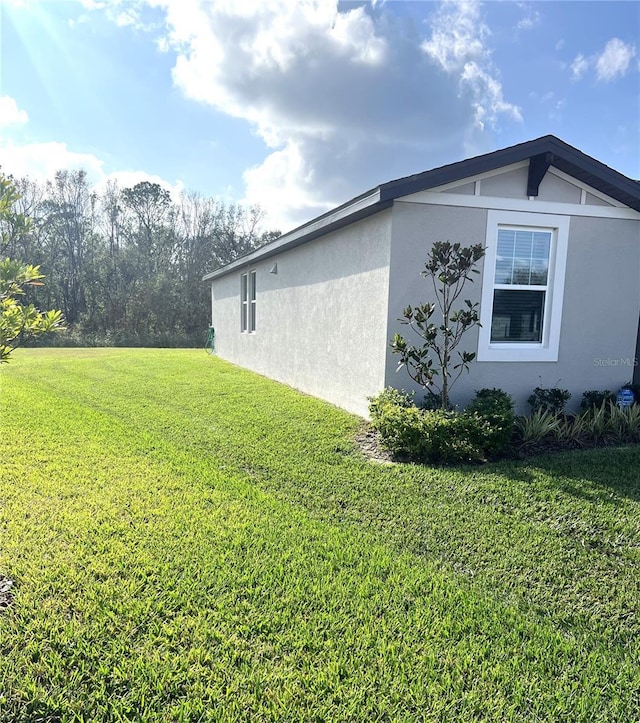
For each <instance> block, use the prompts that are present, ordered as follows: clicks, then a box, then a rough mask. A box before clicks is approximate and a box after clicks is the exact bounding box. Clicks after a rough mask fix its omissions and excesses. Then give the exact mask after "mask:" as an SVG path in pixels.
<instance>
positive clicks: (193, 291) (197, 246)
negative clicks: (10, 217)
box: [1, 170, 279, 346]
mask: <svg viewBox="0 0 640 723" xmlns="http://www.w3.org/2000/svg"><path fill="white" fill-rule="evenodd" d="M11 181H12V183H13V185H14V187H15V189H16V190H17V192H18V194H19V198H18V199H17V200H16V201H15V202H14V211H15V217H27V218H29V219H30V224H29V226H28V228H26V229H25V228H21V227H18V228H13V229H12V228H5V229H4V233H3V247H4V248H3V249H1V251H2V256H3V257H4V256H7V257H10V258H12V259H20V260H21V261H23V262H28V263H29V264H33V265H34V266H35V265H37V266H39V267H40V270H41V272H42V273H43V274H44V276H45V283H44V285H43V286H34V287H29V288H28V291H27V297H28V298H27V301H28V302H30V303H33V304H34V305H35V306H36V307H38V308H47V309H60V310H61V311H62V313H63V316H64V320H65V324H66V327H67V331H66V332H65V333H64V334H59V335H56V336H55V337H48V338H47V340H46V341H45V343H47V342H48V343H56V344H77V345H90V346H94V345H114V346H197V345H200V344H201V343H203V339H204V337H205V335H206V331H207V328H208V326H209V323H210V308H211V306H210V296H209V294H210V292H209V288H208V287H207V285H206V284H204V283H203V282H202V276H203V274H205V273H207V272H209V271H213V270H215V269H216V268H219V267H220V266H224V265H225V264H227V263H229V262H231V261H233V260H234V259H236V258H238V257H239V256H242V255H244V254H246V253H248V252H250V251H252V250H253V249H255V248H257V247H259V246H261V245H263V244H264V243H267V242H268V241H271V240H273V239H274V238H277V237H278V236H279V232H277V231H264V230H263V229H262V227H261V224H262V220H263V213H262V211H261V210H260V209H259V208H258V207H256V206H251V207H245V206H241V205H238V204H233V203H226V202H224V201H222V200H220V199H217V198H211V197H204V196H202V195H200V194H198V193H195V192H183V193H182V194H181V196H180V197H179V199H177V200H174V199H172V198H171V194H170V193H169V192H168V191H167V190H166V189H165V188H163V187H162V186H160V185H159V184H157V183H151V182H149V181H143V182H141V183H138V184H136V185H134V186H133V187H130V188H120V187H119V186H118V184H117V183H116V182H109V183H108V184H107V185H106V187H105V188H104V190H103V191H101V192H97V191H95V190H94V189H92V188H91V186H90V184H89V181H88V179H87V174H86V172H85V171H82V170H78V171H70V170H61V171H58V172H57V173H56V174H55V177H54V178H53V180H51V181H47V182H37V181H33V180H31V179H29V178H11Z"/></svg>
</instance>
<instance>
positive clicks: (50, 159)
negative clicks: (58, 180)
mask: <svg viewBox="0 0 640 723" xmlns="http://www.w3.org/2000/svg"><path fill="white" fill-rule="evenodd" d="M0 158H1V159H2V170H3V172H5V173H10V174H12V175H13V176H16V177H23V176H29V177H30V178H33V179H34V180H41V181H44V180H48V179H51V178H53V176H54V174H55V172H56V171H59V170H60V169H63V168H68V169H78V168H83V169H84V170H86V171H87V174H88V175H89V177H90V178H93V179H94V180H97V179H99V178H101V177H102V176H103V175H104V174H103V171H102V166H103V163H102V161H101V160H100V159H98V158H97V157H96V156H94V155H92V154H91V153H79V152H76V151H72V150H70V149H69V148H68V147H67V144H66V143H59V142H56V141H50V142H48V143H29V144H26V145H18V144H14V143H6V142H5V143H2V144H1V145H0Z"/></svg>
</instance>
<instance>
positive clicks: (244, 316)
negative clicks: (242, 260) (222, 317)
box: [240, 270, 256, 334]
mask: <svg viewBox="0 0 640 723" xmlns="http://www.w3.org/2000/svg"><path fill="white" fill-rule="evenodd" d="M240 331H241V332H242V333H243V334H254V333H255V331H256V272H255V270H252V271H245V272H244V273H242V274H240Z"/></svg>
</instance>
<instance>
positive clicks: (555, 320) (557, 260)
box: [476, 210, 571, 362]
mask: <svg viewBox="0 0 640 723" xmlns="http://www.w3.org/2000/svg"><path fill="white" fill-rule="evenodd" d="M570 220H571V219H570V217H569V216H557V215H552V214H546V213H524V212H520V211H498V210H489V211H488V212H487V237H486V254H485V258H484V274H483V280H482V300H481V304H480V323H481V324H482V326H481V328H480V329H479V332H478V355H477V357H476V358H477V360H478V361H485V362H486V361H501V362H502V361H513V362H536V361H537V362H555V361H558V353H559V349H560V327H561V322H562V304H563V299H564V280H565V274H566V268H567V250H568V246H569V225H570ZM514 226H516V227H522V228H525V229H527V230H536V231H551V248H550V250H549V270H548V275H547V286H546V294H545V308H544V317H543V327H542V341H540V342H496V341H491V321H492V317H493V292H494V290H495V288H496V283H495V276H496V252H497V246H498V229H499V228H500V227H509V228H513V227H514ZM498 288H505V287H504V286H502V285H501V284H498ZM514 290H515V289H514Z"/></svg>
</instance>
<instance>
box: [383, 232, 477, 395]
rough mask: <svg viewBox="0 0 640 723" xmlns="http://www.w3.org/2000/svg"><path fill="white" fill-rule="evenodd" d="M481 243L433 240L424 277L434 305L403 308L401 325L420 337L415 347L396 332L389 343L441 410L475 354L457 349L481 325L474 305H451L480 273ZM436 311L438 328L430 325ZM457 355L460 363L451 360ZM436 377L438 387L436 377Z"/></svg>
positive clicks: (415, 379)
mask: <svg viewBox="0 0 640 723" xmlns="http://www.w3.org/2000/svg"><path fill="white" fill-rule="evenodd" d="M484 254H485V250H484V248H483V246H482V244H475V245H473V246H461V245H460V244H459V243H451V242H450V241H437V242H436V243H434V244H433V247H432V248H431V251H430V252H429V255H428V257H427V261H426V263H425V268H424V271H423V272H422V276H424V277H428V278H430V279H431V282H432V284H433V289H434V292H435V297H436V300H435V302H433V303H431V302H427V303H425V304H422V305H420V306H416V307H415V308H413V307H411V306H408V307H407V308H406V309H404V310H403V312H402V314H403V319H400V321H402V323H403V324H407V325H408V326H410V327H411V328H412V329H413V331H414V332H415V333H416V334H417V335H418V336H419V337H420V339H421V340H422V343H421V344H419V345H412V344H409V343H408V342H407V341H406V340H405V338H404V337H403V336H401V335H400V334H396V335H395V336H394V339H393V341H392V342H391V349H392V351H393V353H394V354H399V355H400V361H399V362H398V368H399V369H400V368H402V367H406V369H407V373H408V374H409V376H410V377H411V378H412V379H413V380H414V381H415V382H417V383H418V384H419V385H420V386H421V387H423V388H424V389H425V390H426V391H427V394H429V395H433V396H435V397H438V398H439V402H440V406H441V407H442V409H447V408H448V407H449V392H450V390H451V387H452V386H453V385H454V383H455V382H456V381H457V380H458V378H459V377H460V375H461V374H462V372H463V371H465V369H466V370H468V369H469V365H470V363H471V362H472V361H473V360H474V359H475V356H476V355H475V353H471V352H467V351H458V349H457V347H458V345H459V344H460V342H461V340H462V337H463V335H464V333H465V332H466V331H468V330H469V329H471V328H472V327H474V326H480V318H479V316H478V309H477V307H478V304H477V303H476V304H472V303H471V302H470V301H469V300H468V299H467V300H465V301H464V307H465V308H462V309H458V310H454V304H455V303H456V301H457V300H458V297H459V296H460V294H461V293H462V289H463V287H464V285H465V283H466V282H467V281H473V278H472V274H477V273H479V271H478V269H476V268H475V266H476V264H477V263H478V262H479V261H480V259H482V258H483V256H484ZM436 311H439V312H440V317H441V319H440V324H437V323H434V321H432V317H433V315H434V314H435V313H436ZM454 351H455V352H456V353H457V355H458V357H459V361H458V363H455V364H454V363H453V361H455V360H454V359H453V358H452V353H453V352H454ZM437 375H440V377H441V381H440V383H439V384H436V382H435V381H434V377H436V376H437Z"/></svg>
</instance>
